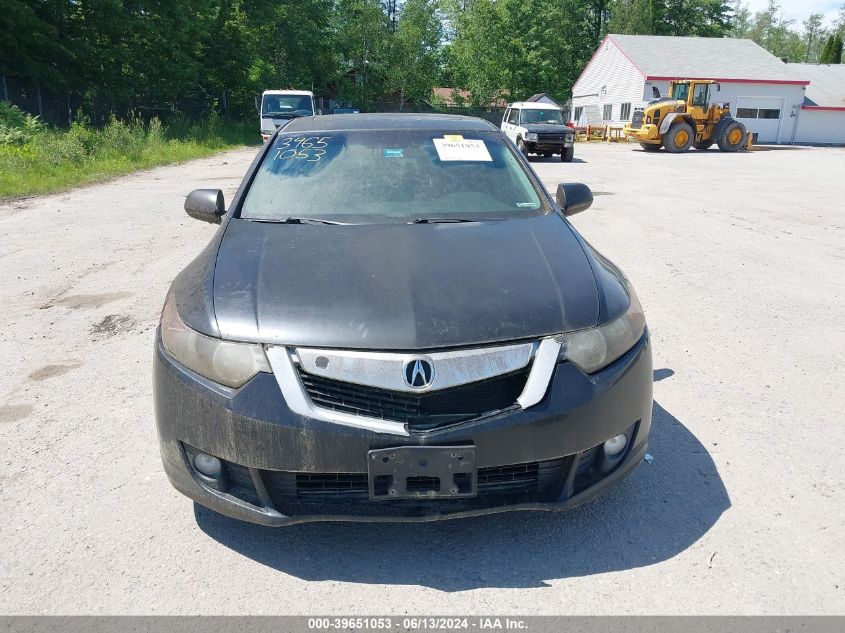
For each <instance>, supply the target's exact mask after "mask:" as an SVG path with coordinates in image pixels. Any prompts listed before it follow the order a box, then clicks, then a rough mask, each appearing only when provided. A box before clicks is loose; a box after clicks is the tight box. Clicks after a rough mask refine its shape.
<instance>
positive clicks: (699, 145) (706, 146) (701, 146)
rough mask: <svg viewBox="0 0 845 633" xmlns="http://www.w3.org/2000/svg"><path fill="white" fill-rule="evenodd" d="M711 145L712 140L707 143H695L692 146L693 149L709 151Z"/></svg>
mask: <svg viewBox="0 0 845 633" xmlns="http://www.w3.org/2000/svg"><path fill="white" fill-rule="evenodd" d="M711 145H713V139H712V138H711V139H710V140H709V141H696V142H695V143H693V144H692V146H693V147H694V148H695V149H710V146H711Z"/></svg>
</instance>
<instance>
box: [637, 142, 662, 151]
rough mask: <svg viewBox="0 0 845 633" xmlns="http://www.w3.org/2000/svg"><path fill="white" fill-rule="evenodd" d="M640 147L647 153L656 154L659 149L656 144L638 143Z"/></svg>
mask: <svg viewBox="0 0 845 633" xmlns="http://www.w3.org/2000/svg"><path fill="white" fill-rule="evenodd" d="M640 147H642V148H643V149H644V150H645V151H647V152H656V151H657V150H659V149H660V145H659V144H658V143H640Z"/></svg>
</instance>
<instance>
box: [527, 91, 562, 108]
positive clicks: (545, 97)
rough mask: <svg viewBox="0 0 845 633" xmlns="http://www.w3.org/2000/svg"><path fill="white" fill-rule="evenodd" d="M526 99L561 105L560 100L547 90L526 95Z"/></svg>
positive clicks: (533, 101)
mask: <svg viewBox="0 0 845 633" xmlns="http://www.w3.org/2000/svg"><path fill="white" fill-rule="evenodd" d="M526 101H531V102H532V103H551V104H552V105H556V106H558V107H562V106H561V104H560V102H559V101H558V100H557V99H555V98H554V97H553V96H551V95H550V94H549V93H548V92H538V93H537V94H535V95H531V96H530V97H528V98H527V99H526Z"/></svg>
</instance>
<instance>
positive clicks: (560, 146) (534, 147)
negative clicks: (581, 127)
mask: <svg viewBox="0 0 845 633" xmlns="http://www.w3.org/2000/svg"><path fill="white" fill-rule="evenodd" d="M525 147H527V148H528V151H529V152H530V153H531V154H548V153H552V154H560V153H561V152H563V150H564V149H566V148H567V147H572V143H571V142H570V143H566V142H564V143H544V142H542V141H525Z"/></svg>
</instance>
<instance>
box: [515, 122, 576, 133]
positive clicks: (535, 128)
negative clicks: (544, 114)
mask: <svg viewBox="0 0 845 633" xmlns="http://www.w3.org/2000/svg"><path fill="white" fill-rule="evenodd" d="M522 127H524V128H525V129H526V130H528V131H529V132H537V133H542V134H549V133H552V134H554V133H555V132H557V133H558V134H565V133H566V132H574V130H573V129H572V128H571V127H568V126H566V125H550V124H548V123H523V125H522Z"/></svg>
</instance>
